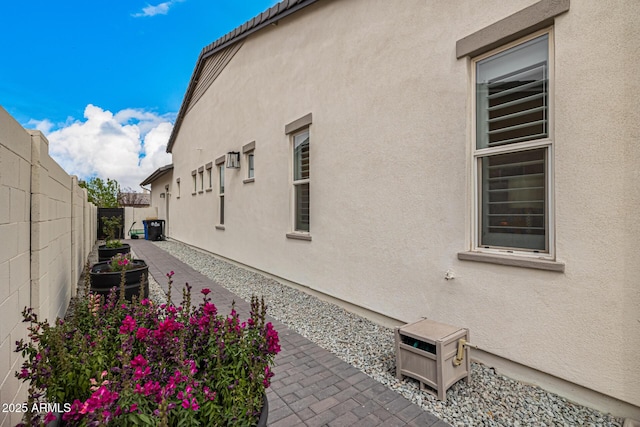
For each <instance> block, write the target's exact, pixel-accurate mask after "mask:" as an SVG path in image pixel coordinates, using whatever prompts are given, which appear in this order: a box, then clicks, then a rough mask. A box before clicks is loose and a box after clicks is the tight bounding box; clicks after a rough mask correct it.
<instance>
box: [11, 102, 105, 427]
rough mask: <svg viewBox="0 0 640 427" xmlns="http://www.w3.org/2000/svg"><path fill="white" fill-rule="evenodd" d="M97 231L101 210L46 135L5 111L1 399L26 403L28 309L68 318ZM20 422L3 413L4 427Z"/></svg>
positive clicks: (17, 416)
mask: <svg viewBox="0 0 640 427" xmlns="http://www.w3.org/2000/svg"><path fill="white" fill-rule="evenodd" d="M96 229H97V208H96V207H95V206H93V205H92V204H90V203H89V202H88V201H87V194H86V191H85V190H84V189H82V188H80V187H79V186H78V180H77V178H76V177H72V176H69V175H68V174H67V173H66V172H65V171H64V170H63V169H62V168H61V167H60V165H58V164H57V163H56V162H55V161H54V160H53V159H52V158H51V157H50V156H49V143H48V141H47V139H46V138H45V137H44V135H43V134H42V133H41V132H39V131H27V130H25V129H23V128H22V126H20V124H19V123H18V122H16V121H15V120H14V119H13V118H12V117H11V116H10V115H9V114H8V113H7V112H6V111H5V110H4V109H3V108H2V107H0V402H3V403H11V402H14V403H22V402H25V401H26V398H27V385H25V384H23V383H22V382H20V381H18V380H17V379H16V378H15V375H14V372H15V371H16V370H19V368H20V366H21V364H22V358H21V357H20V355H18V354H17V353H14V351H13V350H14V348H15V342H16V341H18V340H20V339H23V338H24V339H26V337H27V331H26V326H27V325H26V324H24V323H22V314H21V313H22V309H23V308H24V307H27V306H30V307H33V308H34V309H36V310H37V312H38V314H39V316H40V318H41V319H45V318H46V319H49V320H50V321H53V320H54V319H55V318H56V317H62V316H64V314H65V312H66V310H67V307H68V305H69V299H70V297H71V296H72V294H73V293H74V292H75V289H76V283H77V281H78V278H79V275H80V273H81V272H82V266H83V264H84V262H85V260H86V258H87V255H88V254H89V252H90V250H91V248H92V247H93V244H94V243H95V241H96ZM20 418H21V414H19V413H13V414H10V413H0V425H2V426H5V425H7V426H8V425H15V424H17V423H18V422H19V421H20Z"/></svg>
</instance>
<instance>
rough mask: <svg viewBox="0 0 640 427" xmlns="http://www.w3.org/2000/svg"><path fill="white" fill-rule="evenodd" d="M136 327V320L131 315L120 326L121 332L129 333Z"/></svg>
mask: <svg viewBox="0 0 640 427" xmlns="http://www.w3.org/2000/svg"><path fill="white" fill-rule="evenodd" d="M135 328H136V320H135V319H134V318H133V317H131V316H127V317H125V318H124V320H123V321H122V326H120V333H121V334H128V333H130V332H132V331H133V330H134V329H135Z"/></svg>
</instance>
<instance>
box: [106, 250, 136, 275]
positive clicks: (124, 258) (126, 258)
mask: <svg viewBox="0 0 640 427" xmlns="http://www.w3.org/2000/svg"><path fill="white" fill-rule="evenodd" d="M109 266H110V267H111V271H126V270H131V269H132V268H134V267H136V265H135V264H134V263H133V256H132V255H131V253H128V254H115V255H114V256H113V257H112V258H111V260H110V261H109Z"/></svg>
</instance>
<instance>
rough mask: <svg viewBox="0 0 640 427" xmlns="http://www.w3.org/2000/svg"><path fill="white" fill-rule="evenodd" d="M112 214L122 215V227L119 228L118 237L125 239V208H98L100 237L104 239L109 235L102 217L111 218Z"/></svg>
mask: <svg viewBox="0 0 640 427" xmlns="http://www.w3.org/2000/svg"><path fill="white" fill-rule="evenodd" d="M112 216H118V217H120V222H121V224H122V227H120V230H118V235H116V239H124V208H98V239H101V240H104V239H105V238H106V237H107V233H105V231H104V224H103V222H102V218H104V217H106V218H111V217H112Z"/></svg>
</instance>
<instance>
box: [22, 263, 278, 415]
mask: <svg viewBox="0 0 640 427" xmlns="http://www.w3.org/2000/svg"><path fill="white" fill-rule="evenodd" d="M167 276H168V277H169V281H170V286H171V276H172V274H171V273H170V274H169V275H167ZM202 293H203V295H204V298H203V301H202V303H201V304H200V305H198V306H197V307H192V306H191V288H190V286H189V285H188V284H187V285H186V288H185V290H184V291H183V297H184V300H183V303H182V305H180V306H175V305H173V304H171V302H169V304H162V305H156V304H153V303H152V302H151V301H149V300H148V299H143V300H141V301H139V302H138V301H136V299H135V298H134V301H133V302H132V303H126V302H123V301H122V300H116V296H115V291H112V292H111V294H110V295H109V297H108V298H107V299H106V301H105V300H104V298H100V297H98V296H96V295H89V296H88V297H87V298H85V299H83V300H81V302H79V303H78V306H77V307H76V309H75V314H74V315H73V317H72V318H70V319H69V320H68V321H62V320H58V321H57V322H56V324H55V326H49V325H48V324H47V323H46V322H38V320H37V317H36V316H35V314H34V313H33V311H32V310H30V309H29V310H28V309H25V312H24V317H25V321H28V322H31V326H30V331H31V334H30V338H31V340H30V342H29V343H24V342H18V343H17V344H18V348H17V350H16V351H19V352H22V354H23V355H24V356H25V357H26V361H25V363H24V364H23V367H22V370H21V371H20V372H18V373H16V375H17V376H18V377H19V378H22V379H23V380H24V381H29V382H30V402H29V403H28V404H29V405H32V403H33V402H59V403H69V404H70V407H69V408H68V411H67V412H65V413H64V415H63V417H62V418H63V420H64V421H66V423H67V425H69V426H126V425H148V426H177V425H184V426H214V425H254V424H255V423H256V422H257V420H258V417H259V414H260V411H261V409H262V406H263V397H264V394H265V389H266V388H267V387H269V385H270V380H271V378H272V377H273V372H272V371H271V367H270V365H271V364H272V362H273V358H274V357H275V355H276V354H277V353H278V352H279V351H280V345H279V339H278V333H277V332H276V331H275V330H274V329H273V326H272V324H271V323H267V322H265V316H266V307H265V304H264V301H262V300H259V299H258V298H257V297H253V298H252V300H251V314H250V317H249V318H248V319H247V320H246V321H241V320H240V318H239V315H238V313H237V312H236V310H235V307H234V308H232V310H231V312H230V313H229V314H228V315H221V314H219V313H218V309H217V307H216V306H215V305H214V304H213V303H212V302H211V299H210V298H209V296H208V294H209V291H208V290H207V289H205V290H203V291H202ZM169 301H171V300H170V299H169ZM45 417H48V418H46V419H45ZM51 417H52V415H51V414H38V413H35V414H34V413H27V414H25V419H24V424H23V425H31V426H36V425H41V424H40V423H41V422H42V421H50V420H51V419H52V418H51Z"/></svg>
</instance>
